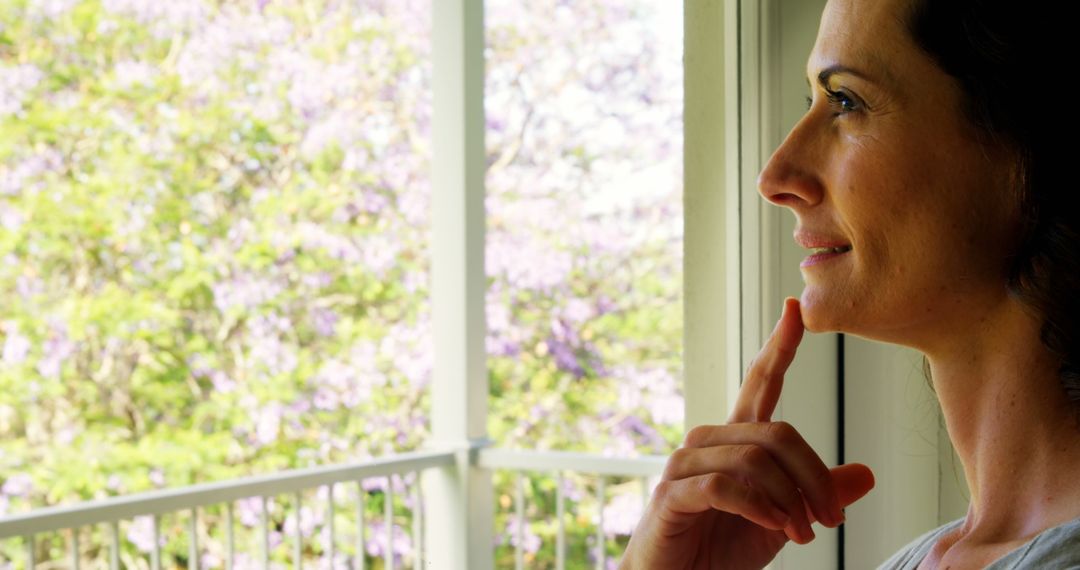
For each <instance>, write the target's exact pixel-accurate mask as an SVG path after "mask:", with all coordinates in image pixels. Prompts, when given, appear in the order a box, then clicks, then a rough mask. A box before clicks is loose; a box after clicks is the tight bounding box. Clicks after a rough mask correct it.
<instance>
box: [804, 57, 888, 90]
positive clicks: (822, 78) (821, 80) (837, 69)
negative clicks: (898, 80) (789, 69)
mask: <svg viewBox="0 0 1080 570" xmlns="http://www.w3.org/2000/svg"><path fill="white" fill-rule="evenodd" d="M837 73H847V74H850V75H854V76H855V77H858V78H859V79H862V80H863V81H868V82H870V83H876V84H878V85H882V86H886V87H887V86H888V82H887V80H889V79H891V78H890V77H889V74H888V73H885V72H884V71H882V72H881V74H882V76H883V77H884V78H885V80H886V81H882V80H879V79H875V78H874V77H873V76H872V75H870V74H868V73H865V72H863V71H859V70H858V69H855V68H853V67H848V66H846V65H843V64H839V63H834V64H832V65H830V66H829V67H826V68H825V69H822V70H821V71H820V72H818V75H817V81H818V85H821V87H822V88H824V87H826V86H827V85H828V83H829V78H830V77H832V76H833V75H836V74H837ZM806 87H807V88H808V89H812V88H813V87H812V86H811V85H810V78H807V79H806Z"/></svg>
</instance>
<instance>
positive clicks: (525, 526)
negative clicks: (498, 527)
mask: <svg viewBox="0 0 1080 570" xmlns="http://www.w3.org/2000/svg"><path fill="white" fill-rule="evenodd" d="M519 527H520V528H521V544H520V545H519V544H518V528H519ZM504 536H505V537H506V539H502V538H500V539H498V540H499V544H502V543H503V542H504V541H508V542H509V544H510V546H515V547H516V546H521V549H522V550H524V551H525V552H529V553H534V554H535V553H536V552H537V551H539V550H540V545H541V540H540V537H539V536H537V535H536V534H535V533H534V532H533V531H532V526H531V525H530V524H529V521H527V520H526V521H524V522H522V521H520V520H519V519H518V518H517V516H510V517H507V521H506V534H505V535H504Z"/></svg>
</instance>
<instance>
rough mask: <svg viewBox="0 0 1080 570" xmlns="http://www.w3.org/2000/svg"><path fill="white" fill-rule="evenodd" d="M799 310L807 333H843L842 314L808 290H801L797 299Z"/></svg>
mask: <svg viewBox="0 0 1080 570" xmlns="http://www.w3.org/2000/svg"><path fill="white" fill-rule="evenodd" d="M799 308H800V312H801V313H802V320H803V326H804V327H805V328H806V330H807V331H809V332H812V333H823V332H843V328H844V327H843V322H842V321H843V314H842V313H843V312H842V311H839V310H837V308H836V307H834V306H833V305H832V304H830V303H828V302H827V301H826V300H825V299H821V298H820V297H819V296H817V295H815V294H814V292H812V291H810V289H809V288H807V289H805V290H803V293H802V296H801V297H800V299H799Z"/></svg>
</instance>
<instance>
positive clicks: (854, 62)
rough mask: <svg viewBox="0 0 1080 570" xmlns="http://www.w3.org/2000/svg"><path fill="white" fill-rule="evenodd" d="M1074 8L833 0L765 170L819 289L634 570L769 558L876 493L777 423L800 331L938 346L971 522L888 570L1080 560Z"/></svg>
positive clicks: (938, 381) (645, 529)
mask: <svg viewBox="0 0 1080 570" xmlns="http://www.w3.org/2000/svg"><path fill="white" fill-rule="evenodd" d="M1058 6H1059V4H1056V3H1051V2H1024V3H1017V2H1006V1H1005V0H1000V1H990V0H987V1H976V0H951V1H946V0H829V2H828V4H827V6H826V8H825V11H824V13H823V15H822V21H821V25H820V28H819V32H818V37H817V41H816V43H815V45H814V49H813V51H812V53H811V55H810V58H809V62H808V65H807V72H808V76H809V77H810V80H811V83H812V90H813V97H812V98H811V99H810V100H809V104H810V106H809V109H808V111H807V113H806V115H805V116H804V117H803V118H802V119H801V120H800V121H799V122H798V124H796V125H795V127H794V128H793V129H792V131H791V133H790V134H789V135H788V137H787V139H786V140H785V141H784V143H783V144H782V145H781V146H780V148H778V149H777V150H776V152H775V153H774V154H773V156H772V158H771V159H770V160H769V162H768V164H767V165H766V167H765V169H764V170H763V171H762V172H761V175H760V177H759V179H758V185H759V189H760V192H761V193H762V195H763V196H764V197H765V198H766V199H767V200H769V201H770V202H773V203H774V204H777V205H780V206H783V207H785V208H788V209H790V210H791V211H792V212H793V213H794V215H795V218H796V232H795V240H796V241H797V242H798V243H799V244H800V245H802V246H803V247H805V248H808V249H811V250H816V251H811V254H812V255H810V256H809V257H808V258H807V259H806V261H804V262H803V263H802V267H801V269H802V274H803V278H804V280H805V283H806V288H805V290H804V291H803V293H802V296H801V299H800V300H798V301H796V300H794V299H789V300H787V301H786V302H785V305H784V312H783V315H782V316H781V318H780V322H779V323H778V325H777V327H776V329H775V330H774V331H773V333H772V335H771V337H770V338H769V340H768V341H767V343H766V344H765V346H764V348H763V349H762V350H761V353H760V354H759V355H758V358H756V359H755V361H754V363H753V364H752V365H751V367H750V369H749V371H748V373H747V376H746V378H745V381H744V383H743V386H742V388H741V391H740V394H739V397H738V400H737V402H736V404H735V408H734V411H733V412H732V415H731V417H730V419H729V423H728V424H726V425H721V426H699V427H697V428H694V429H693V430H691V431H690V432H689V433H688V434H687V436H686V440H685V442H684V445H683V447H681V448H680V449H678V450H677V451H676V452H675V453H674V454H673V455H672V456H671V458H670V460H669V462H668V465H667V468H666V470H665V473H664V476H663V478H662V481H661V483H660V484H659V485H658V486H657V488H656V490H655V492H654V494H653V498H652V501H651V502H650V504H649V507H648V509H647V511H646V513H645V515H644V517H643V518H642V520H641V522H640V523H639V525H638V528H637V529H636V530H635V532H634V534H633V536H632V537H631V540H630V544H629V545H628V547H627V551H626V553H625V555H624V558H623V563H622V568H625V569H637V568H761V567H762V566H764V565H765V564H767V563H768V562H769V561H770V560H772V559H773V557H774V556H775V555H776V553H777V552H778V551H779V550H780V549H781V548H782V547H783V546H784V545H785V544H786V542H787V541H788V540H793V541H795V542H797V543H800V544H805V543H807V542H809V541H811V540H813V538H814V534H813V530H812V529H811V524H812V523H814V522H820V523H821V524H824V525H826V526H828V527H835V526H837V525H839V524H840V523H841V522H842V521H843V514H842V509H843V507H845V506H847V505H848V504H851V503H852V502H854V501H856V500H858V499H859V498H860V497H862V496H863V495H864V494H866V493H867V492H868V491H869V490H870V488H871V487H873V484H874V482H873V474H872V473H871V472H870V470H869V468H867V467H866V466H863V465H858V464H850V465H843V466H839V467H835V468H832V469H829V468H827V467H826V465H825V464H824V462H822V460H821V459H820V457H818V455H817V454H816V453H815V452H814V450H813V449H811V448H810V447H809V446H808V445H807V443H806V442H805V441H804V440H803V438H802V437H801V436H800V435H799V434H798V432H797V431H796V430H795V428H793V427H792V426H790V425H788V424H786V423H783V422H773V421H771V415H772V412H773V409H774V407H775V405H776V402H777V399H778V398H779V395H780V391H781V386H782V383H783V375H784V372H785V370H786V369H787V367H788V365H789V364H790V363H791V361H792V358H793V357H794V353H795V349H796V347H797V346H798V344H799V341H800V339H801V338H802V334H803V330H804V327H805V329H807V330H810V331H813V332H819V331H842V332H845V333H850V334H856V335H859V336H863V337H866V338H871V339H876V340H881V341H886V342H891V343H896V344H902V345H906V346H910V347H914V348H916V349H918V350H920V351H921V352H923V353H924V354H925V355H926V361H927V364H928V369H929V372H930V377H931V380H932V383H933V387H934V390H935V392H936V394H937V397H938V399H939V401H940V404H941V408H942V412H943V414H944V417H945V420H946V426H947V428H948V432H949V436H950V438H951V440H952V443H953V445H954V446H955V448H956V450H957V453H958V454H959V456H960V458H961V460H962V462H963V466H964V472H965V477H966V478H967V483H968V487H969V489H970V491H971V502H970V506H969V509H968V512H967V515H966V517H964V518H963V519H960V520H958V521H954V522H953V523H950V524H947V525H944V526H943V527H940V528H938V529H936V530H933V531H931V532H928V533H927V534H925V535H923V536H922V537H920V538H918V539H916V540H915V541H914V542H912V543H911V544H910V545H908V546H907V547H905V548H904V549H902V550H901V551H900V552H898V553H897V554H896V555H895V556H893V557H892V558H891V559H890V560H888V561H886V563H885V564H883V566H882V567H883V568H904V569H914V568H953V569H957V568H983V567H987V566H989V567H991V568H1005V567H1008V568H1064V567H1074V565H1080V518H1078V517H1080V484H1078V483H1077V475H1078V474H1080V423H1078V417H1080V416H1078V412H1080V402H1078V400H1080V390H1078V387H1080V382H1078V379H1080V367H1078V365H1080V328H1078V323H1080V302H1078V297H1080V295H1078V294H1077V293H1078V292H1080V281H1078V279H1080V277H1078V275H1080V263H1078V259H1080V252H1077V251H1075V248H1074V244H1076V243H1077V240H1076V237H1077V235H1078V231H1077V225H1078V215H1077V211H1076V209H1075V207H1074V206H1073V203H1072V201H1071V198H1070V196H1071V192H1073V189H1072V188H1071V186H1072V184H1071V182H1072V180H1071V179H1070V178H1069V177H1067V176H1066V173H1065V166H1066V164H1068V163H1067V162H1066V160H1065V153H1066V152H1071V148H1069V145H1065V144H1062V143H1061V141H1060V133H1062V132H1064V133H1067V134H1071V133H1072V132H1075V131H1074V130H1073V129H1070V128H1068V126H1066V125H1064V124H1062V122H1063V121H1064V120H1067V119H1069V118H1070V117H1071V115H1072V114H1071V113H1070V112H1068V111H1066V110H1065V109H1060V108H1056V109H1055V108H1054V107H1053V105H1052V104H1050V103H1052V101H1053V100H1054V97H1053V96H1052V95H1050V94H1052V93H1056V92H1057V91H1058V90H1052V89H1051V86H1054V87H1056V86H1057V85H1055V82H1057V83H1060V80H1056V78H1057V77H1058V76H1059V75H1060V74H1061V73H1062V71H1063V70H1065V69H1069V67H1066V66H1063V65H1062V63H1063V62H1062V61H1061V60H1062V59H1063V56H1064V54H1065V53H1067V52H1065V51H1064V50H1063V48H1062V46H1063V44H1064V41H1065V37H1067V36H1066V35H1065V34H1064V33H1063V32H1064V31H1065V26H1066V25H1068V24H1067V22H1070V21H1071V18H1070V17H1069V13H1067V12H1065V11H1064V10H1065V9H1066V8H1065V7H1067V6H1068V4H1067V3H1063V4H1060V6H1063V7H1062V8H1058ZM1055 9H1056V11H1057V12H1058V13H1056V14H1055V13H1053V12H1055ZM1054 135H1058V138H1057V140H1055V139H1054ZM1052 141H1053V142H1052ZM817 248H830V249H827V250H825V249H817ZM872 380H873V379H863V381H872Z"/></svg>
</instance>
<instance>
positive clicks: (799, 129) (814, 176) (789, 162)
mask: <svg viewBox="0 0 1080 570" xmlns="http://www.w3.org/2000/svg"><path fill="white" fill-rule="evenodd" d="M806 126H807V125H806V121H805V118H804V121H800V122H799V124H797V125H795V127H794V128H793V129H792V130H791V132H790V133H788V136H787V138H785V139H784V142H783V143H781V144H780V146H779V147H778V148H777V149H776V150H775V151H774V152H773V154H772V156H771V157H769V162H767V163H766V164H765V168H763V169H762V170H761V173H759V174H758V178H757V187H758V192H760V193H761V195H762V196H764V197H765V199H766V200H768V201H770V202H772V203H773V204H776V205H778V206H785V207H788V208H792V209H799V208H806V207H810V206H813V205H815V204H817V203H819V202H821V199H822V197H823V195H824V188H823V186H822V180H821V178H820V176H819V173H820V172H821V169H822V163H821V162H822V161H821V157H820V156H817V155H818V154H819V153H818V152H816V151H817V150H818V149H815V148H813V147H812V145H811V143H810V142H809V141H810V137H806V136H804V135H806V134H807V133H808V130H807V129H806V128H805V127H806Z"/></svg>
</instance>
